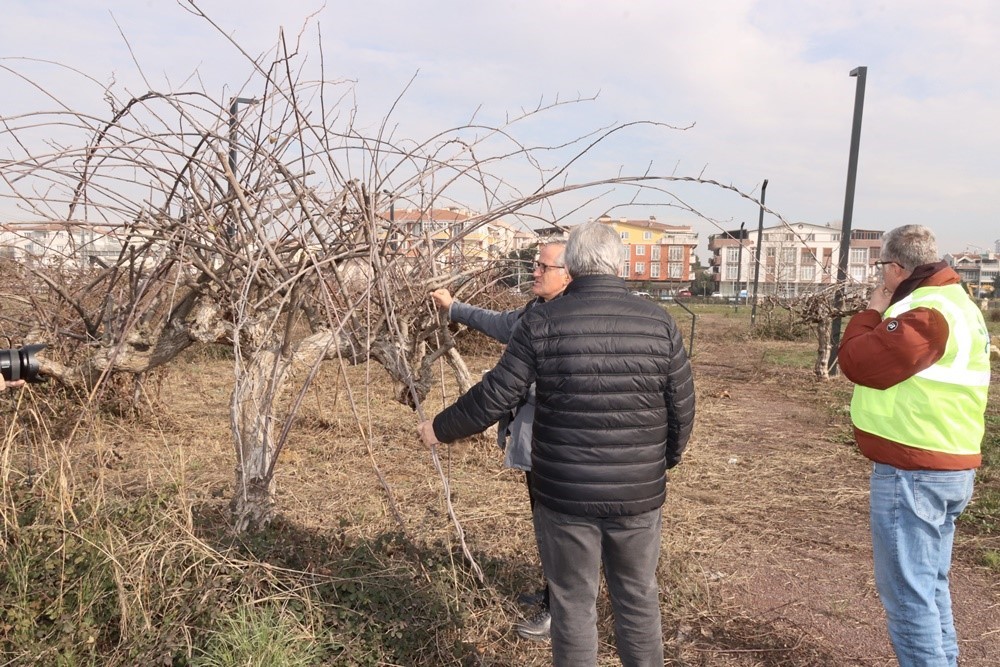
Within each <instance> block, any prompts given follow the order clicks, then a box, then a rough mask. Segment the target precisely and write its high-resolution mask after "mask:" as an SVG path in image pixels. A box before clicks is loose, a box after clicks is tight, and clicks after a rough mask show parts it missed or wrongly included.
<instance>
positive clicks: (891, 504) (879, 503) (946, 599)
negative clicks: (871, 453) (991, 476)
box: [871, 463, 976, 667]
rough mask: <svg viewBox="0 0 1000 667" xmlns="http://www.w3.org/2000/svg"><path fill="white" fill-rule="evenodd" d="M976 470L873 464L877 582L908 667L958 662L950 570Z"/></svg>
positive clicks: (949, 666)
mask: <svg viewBox="0 0 1000 667" xmlns="http://www.w3.org/2000/svg"><path fill="white" fill-rule="evenodd" d="M975 474H976V473H975V471H974V470H956V471H937V470H900V469H899V468H894V467H893V466H890V465H886V464H884V463H876V464H875V466H874V469H873V470H872V476H871V530H872V550H873V553H874V556H875V585H876V587H877V588H878V594H879V597H880V598H881V599H882V606H883V607H885V612H886V617H887V618H888V621H889V637H890V638H891V639H892V646H893V648H894V649H895V651H896V658H897V659H898V660H899V664H900V667H955V666H956V665H957V664H958V641H957V638H956V636H955V623H954V619H953V617H952V613H951V592H950V591H949V590H948V570H949V569H950V567H951V547H952V544H953V543H954V539H955V519H957V518H958V515H959V514H961V513H962V510H964V509H965V506H966V505H968V503H969V500H970V499H971V498H972V484H973V480H974V479H975Z"/></svg>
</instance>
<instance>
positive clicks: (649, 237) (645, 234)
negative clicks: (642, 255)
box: [642, 232, 653, 241]
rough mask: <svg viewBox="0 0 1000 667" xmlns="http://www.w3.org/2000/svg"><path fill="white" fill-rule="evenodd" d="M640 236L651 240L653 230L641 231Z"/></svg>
mask: <svg viewBox="0 0 1000 667" xmlns="http://www.w3.org/2000/svg"><path fill="white" fill-rule="evenodd" d="M642 238H643V240H645V241H649V240H651V239H652V238H653V232H643V233H642Z"/></svg>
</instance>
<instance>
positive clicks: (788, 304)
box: [762, 283, 871, 380]
mask: <svg viewBox="0 0 1000 667" xmlns="http://www.w3.org/2000/svg"><path fill="white" fill-rule="evenodd" d="M840 289H842V288H841V286H839V285H830V286H828V287H826V288H824V289H821V290H818V291H816V292H811V293H808V294H803V295H800V296H796V297H776V296H766V297H763V299H762V307H763V308H765V309H768V308H771V309H773V308H781V309H784V310H787V311H789V312H790V313H791V314H792V315H793V316H794V317H795V318H796V320H797V321H799V322H802V323H804V324H808V325H809V326H811V327H812V328H813V329H814V330H815V332H816V340H817V347H816V364H815V366H814V367H813V371H814V372H815V374H816V379H818V380H829V379H830V370H829V369H830V358H831V355H832V354H833V348H832V347H831V341H832V335H831V334H832V330H833V321H834V320H835V319H837V318H840V317H848V316H850V315H853V314H854V313H857V312H860V311H861V310H864V308H865V305H866V304H867V302H868V294H869V291H870V289H871V286H870V285H863V284H860V283H851V284H850V285H848V286H847V288H845V289H844V292H843V294H842V296H841V303H840V306H839V307H838V306H837V291H838V290H840Z"/></svg>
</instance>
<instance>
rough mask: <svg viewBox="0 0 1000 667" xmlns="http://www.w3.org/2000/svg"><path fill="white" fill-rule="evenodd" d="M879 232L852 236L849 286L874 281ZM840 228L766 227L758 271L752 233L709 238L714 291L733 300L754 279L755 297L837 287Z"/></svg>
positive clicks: (744, 231)
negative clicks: (831, 286) (854, 283)
mask: <svg viewBox="0 0 1000 667" xmlns="http://www.w3.org/2000/svg"><path fill="white" fill-rule="evenodd" d="M883 233H884V232H882V231H881V230H870V229H855V230H852V231H851V240H850V246H849V250H848V253H849V254H848V264H847V275H848V278H849V280H851V281H854V282H859V283H866V282H870V281H873V280H875V279H876V274H877V270H876V268H875V265H874V264H875V261H876V260H877V259H878V258H879V253H880V252H881V250H882V234H883ZM840 238H841V227H840V225H839V224H838V225H837V226H833V225H831V224H827V225H814V224H809V223H805V222H797V223H792V224H790V225H776V226H774V227H765V228H764V229H763V230H762V231H761V241H760V266H759V269H758V267H757V231H756V230H749V229H738V230H733V231H726V232H722V233H720V234H713V235H711V236H709V237H708V250H709V252H710V253H711V258H710V260H709V269H710V271H711V273H712V277H713V278H714V279H715V283H716V291H717V292H719V293H720V294H721V295H722V296H735V295H736V294H738V293H739V292H740V290H743V289H751V288H750V287H749V286H752V285H753V282H754V279H755V277H756V278H757V280H758V294H774V295H777V296H785V297H791V296H798V295H800V294H808V293H810V292H815V291H817V290H819V289H823V288H824V287H827V286H829V285H833V284H835V283H836V282H837V268H838V266H839V263H840Z"/></svg>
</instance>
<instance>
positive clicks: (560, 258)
mask: <svg viewBox="0 0 1000 667" xmlns="http://www.w3.org/2000/svg"><path fill="white" fill-rule="evenodd" d="M550 245H554V246H558V247H559V254H558V255H556V263H558V264H562V265H563V266H566V242H565V241H563V240H561V239H560V240H558V241H544V242H542V243H539V244H538V251H539V252H541V250H542V248H548V247H549V246H550Z"/></svg>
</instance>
